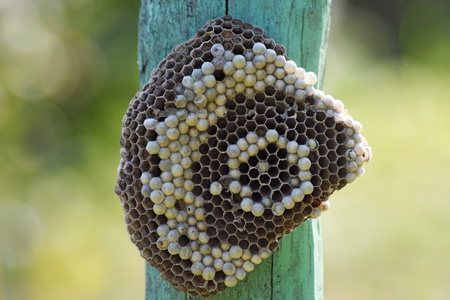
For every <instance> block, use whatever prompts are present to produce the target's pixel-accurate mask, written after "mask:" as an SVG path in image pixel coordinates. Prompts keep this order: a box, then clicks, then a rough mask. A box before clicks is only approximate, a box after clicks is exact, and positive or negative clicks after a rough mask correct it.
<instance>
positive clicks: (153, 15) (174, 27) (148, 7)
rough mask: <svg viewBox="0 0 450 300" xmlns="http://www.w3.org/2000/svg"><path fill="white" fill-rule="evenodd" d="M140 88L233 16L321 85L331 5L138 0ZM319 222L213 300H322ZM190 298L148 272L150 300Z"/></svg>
mask: <svg viewBox="0 0 450 300" xmlns="http://www.w3.org/2000/svg"><path fill="white" fill-rule="evenodd" d="M141 2H142V6H141V12H140V16H139V18H140V22H139V51H138V53H139V70H140V84H141V86H142V85H144V84H145V83H146V82H147V81H148V79H149V77H150V73H151V71H152V69H153V68H155V67H156V66H157V64H158V62H159V61H161V60H162V59H163V58H164V57H165V56H166V55H167V54H168V53H169V52H170V50H171V49H172V47H173V46H175V45H177V44H180V43H182V42H184V41H186V40H187V39H189V38H190V37H191V36H192V35H194V34H195V32H196V31H197V30H198V29H200V28H202V27H203V25H204V24H205V23H206V21H208V20H210V19H214V18H218V17H221V16H223V15H225V14H227V13H228V14H230V15H232V16H233V17H235V18H240V19H242V20H244V21H246V22H250V23H253V24H254V25H256V26H260V27H262V28H263V29H264V31H265V32H266V33H267V34H268V35H269V36H270V37H272V38H273V39H274V40H275V41H276V42H277V43H280V44H283V45H284V46H285V47H286V51H287V55H288V56H289V57H290V58H291V59H293V60H294V61H295V62H297V64H298V65H299V66H302V67H304V68H305V69H306V70H307V71H314V72H315V73H316V74H318V78H319V82H318V88H321V87H322V82H323V73H324V65H325V52H326V46H327V37H328V30H329V25H330V10H331V0H290V1H286V0H279V1H270V0H254V1H245V0H232V1H223V0H214V1H211V0H189V1H183V0H165V1H163V0H141ZM322 279H323V266H322V239H321V232H320V220H310V221H307V222H305V223H303V224H302V225H301V226H299V227H297V229H295V230H294V231H293V232H292V233H291V234H289V235H287V236H285V237H284V238H283V239H282V241H281V243H280V246H279V249H278V250H276V251H275V252H274V253H273V255H272V256H271V257H269V258H267V259H265V260H264V261H263V263H261V264H260V265H258V266H257V267H256V268H255V270H254V271H253V272H251V273H249V274H248V275H247V277H246V278H245V279H244V280H242V281H240V282H239V283H238V284H237V286H236V287H233V288H229V289H227V290H226V291H225V292H223V293H221V294H219V295H218V296H215V297H211V298H209V299H214V300H219V299H223V300H225V299H227V300H235V299H245V300H246V299H253V300H266V299H273V300H294V299H322V298H323V293H322V291H323V281H322ZM181 299H193V298H192V297H189V296H188V295H187V294H185V293H182V292H180V291H178V290H176V289H174V288H172V287H171V286H170V285H169V284H168V283H167V282H166V281H165V280H163V279H162V278H161V277H160V275H159V272H158V271H157V270H156V269H154V268H152V267H150V266H148V265H147V269H146V300H181Z"/></svg>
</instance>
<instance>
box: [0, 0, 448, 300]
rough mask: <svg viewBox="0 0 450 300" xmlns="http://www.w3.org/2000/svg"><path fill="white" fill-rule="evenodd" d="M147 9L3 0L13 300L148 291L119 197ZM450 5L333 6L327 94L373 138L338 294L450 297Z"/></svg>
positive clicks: (5, 234) (7, 277)
mask: <svg viewBox="0 0 450 300" xmlns="http://www.w3.org/2000/svg"><path fill="white" fill-rule="evenodd" d="M138 11H139V3H138V2H137V1H134V2H132V1H118V0H2V1H1V2H0V140H1V144H0V300H4V299H7V300H16V299H30V300H48V299H66V300H67V299H68V300H70V299H108V300H114V299H143V298H144V276H145V275H144V272H145V264H144V261H143V260H142V259H141V258H140V256H139V253H138V251H137V249H136V248H135V246H134V245H133V244H132V243H131V242H130V241H129V237H128V234H127V233H126V230H125V223H124V222H123V217H122V210H121V205H120V202H119V199H118V197H117V196H116V195H115V194H114V192H113V187H114V185H115V178H116V168H117V165H118V163H119V145H118V138H119V135H120V130H121V120H122V116H123V114H124V112H125V110H126V108H127V106H128V103H129V100H130V99H131V98H132V97H133V96H134V94H135V92H136V91H137V90H138V89H139V86H138V66H137V63H136V60H137V24H138ZM449 16H450V3H449V2H448V1H439V0H433V1H417V0H413V1H401V0H396V1H388V0H383V1H369V0H364V1H360V0H347V1H342V0H337V1H334V2H333V16H332V27H331V32H330V40H329V48H328V59H327V71H326V76H325V91H326V92H327V93H329V94H332V95H333V96H335V97H336V98H340V99H342V100H344V102H345V104H346V108H347V109H349V111H350V113H351V114H352V116H354V117H355V119H357V120H359V121H361V122H362V123H363V125H364V126H365V129H364V131H363V133H364V135H365V136H366V137H367V139H368V141H369V144H370V145H371V146H372V148H373V153H374V158H373V160H372V161H371V162H370V163H369V164H367V167H366V174H365V175H364V176H363V177H362V178H361V179H358V180H357V181H356V183H355V184H352V185H349V186H348V187H346V188H345V189H344V190H342V191H340V192H337V193H336V194H335V195H333V197H332V200H331V203H332V209H331V210H330V211H329V212H327V213H326V214H325V215H324V217H323V218H322V224H323V238H324V265H325V293H324V294H325V298H326V299H329V300H330V299H331V300H341V299H449V297H450V233H449V229H450V218H449V213H450V201H449V196H448V190H447V187H448V186H447V185H448V183H447V182H446V181H447V180H448V179H450V176H448V175H447V173H448V168H450V151H449V148H450V141H449V139H448V137H449V131H450V117H449V115H450V103H449V100H450V99H449V96H448V92H447V90H445V88H447V87H448V86H449V84H450V72H449V71H448V70H449V68H450V17H449Z"/></svg>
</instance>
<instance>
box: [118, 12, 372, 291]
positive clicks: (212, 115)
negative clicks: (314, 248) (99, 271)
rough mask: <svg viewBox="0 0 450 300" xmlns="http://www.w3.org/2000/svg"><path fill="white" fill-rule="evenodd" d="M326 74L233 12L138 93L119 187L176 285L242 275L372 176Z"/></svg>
mask: <svg viewBox="0 0 450 300" xmlns="http://www.w3.org/2000/svg"><path fill="white" fill-rule="evenodd" d="M316 81H317V77H316V75H315V74H314V73H312V72H305V70H304V69H302V68H299V67H297V66H296V64H295V62H293V61H292V60H289V59H288V58H287V57H286V53H285V49H284V47H283V46H282V45H277V44H276V43H275V42H274V40H273V39H271V38H270V37H268V36H267V35H265V34H264V32H263V30H262V29H261V28H259V27H255V26H253V25H251V24H249V23H244V22H242V21H241V20H239V19H233V18H232V17H230V16H225V17H222V18H220V19H216V20H212V21H209V22H208V23H207V24H206V25H205V26H204V28H203V29H202V30H200V31H198V32H197V34H196V35H195V36H194V37H193V38H191V39H190V40H188V41H187V42H185V43H183V44H181V45H179V46H176V47H175V48H174V49H173V50H172V52H171V53H170V54H169V55H168V56H167V58H166V59H164V60H163V61H162V62H161V63H160V64H159V66H158V68H156V69H155V70H153V72H152V76H151V78H150V81H149V82H148V83H147V84H146V85H145V86H144V87H143V88H142V90H141V91H139V92H138V93H137V94H136V96H135V97H134V99H133V100H132V101H131V103H130V107H129V108H128V110H127V112H126V114H125V117H124V119H123V130H122V136H121V139H120V144H121V146H122V149H121V161H120V166H119V170H118V184H117V186H116V192H117V194H118V195H119V196H120V198H121V200H122V205H123V209H124V211H125V221H126V223H127V228H128V231H129V233H130V235H131V240H132V241H133V242H134V243H135V244H136V245H137V247H138V248H139V250H140V251H141V254H142V256H143V257H144V258H145V259H146V260H147V262H148V263H149V264H150V265H151V266H154V267H156V268H157V269H158V270H159V271H160V272H161V276H162V277H163V278H164V279H165V280H168V281H169V282H170V284H171V285H173V286H174V287H175V288H177V289H179V290H181V291H184V292H187V293H189V294H191V295H194V296H202V297H208V296H211V295H215V294H217V293H218V292H219V291H223V290H225V289H226V288H227V287H232V286H234V285H236V283H237V281H238V280H242V279H243V278H244V277H245V275H246V273H247V272H251V271H252V270H253V268H254V267H255V265H257V264H259V263H260V262H261V260H262V259H264V258H267V257H268V256H269V255H270V254H271V253H272V252H273V251H274V250H275V249H276V248H277V246H278V243H279V241H280V239H281V238H282V237H283V236H284V235H285V234H287V233H289V232H291V231H292V230H293V229H294V228H295V227H296V226H298V225H299V224H300V223H302V222H304V221H305V220H307V219H308V218H317V217H318V216H319V215H320V213H321V212H322V211H325V210H327V209H328V208H329V206H330V205H329V202H328V197H329V196H330V195H331V194H332V193H333V192H334V191H335V190H339V189H341V188H342V187H344V186H345V185H346V184H347V183H350V182H353V181H354V180H355V179H356V178H357V177H359V176H361V175H363V173H364V168H363V166H362V165H363V163H364V162H365V161H368V160H369V157H370V152H369V151H370V148H369V147H368V146H367V143H366V140H365V139H364V138H363V137H362V135H361V130H362V126H361V124H360V123H359V122H357V121H354V120H353V118H352V117H351V116H350V115H349V114H348V112H347V110H345V109H344V105H343V103H342V102H341V101H339V100H335V99H333V97H331V96H329V95H325V94H324V93H323V92H322V91H319V90H316V89H314V87H313V86H314V85H315V83H316Z"/></svg>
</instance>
